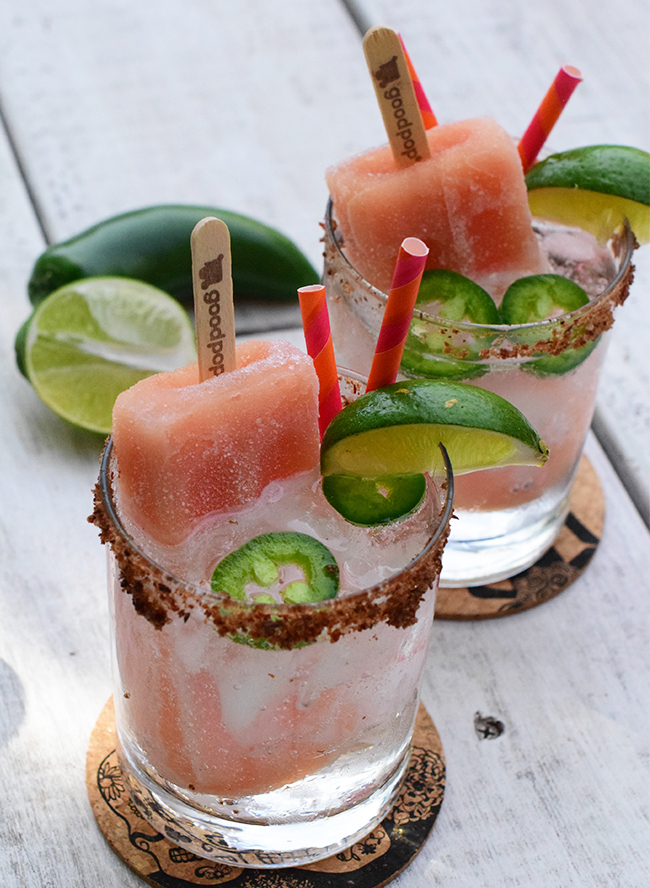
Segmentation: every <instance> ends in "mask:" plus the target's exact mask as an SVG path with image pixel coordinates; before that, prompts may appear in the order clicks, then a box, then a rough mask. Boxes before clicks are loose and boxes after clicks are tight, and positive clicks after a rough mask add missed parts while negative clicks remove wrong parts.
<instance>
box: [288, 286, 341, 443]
mask: <svg viewBox="0 0 650 888" xmlns="http://www.w3.org/2000/svg"><path fill="white" fill-rule="evenodd" d="M298 299H299V300H300V314H301V316H302V328H303V331H304V333H305V343H306V345H307V354H308V355H309V357H310V358H311V359H312V360H313V362H314V369H315V371H316V376H318V429H319V431H320V436H321V439H322V437H323V435H324V434H325V429H326V428H327V426H328V425H329V424H330V422H331V421H332V420H333V419H334V417H335V416H336V414H337V413H338V412H339V410H340V409H341V392H340V390H339V377H338V373H337V370H336V360H335V358H334V346H333V344H332V334H331V331H330V319H329V314H328V313H327V302H326V300H325V287H323V286H321V284H312V285H311V286H309V287H300V288H299V289H298Z"/></svg>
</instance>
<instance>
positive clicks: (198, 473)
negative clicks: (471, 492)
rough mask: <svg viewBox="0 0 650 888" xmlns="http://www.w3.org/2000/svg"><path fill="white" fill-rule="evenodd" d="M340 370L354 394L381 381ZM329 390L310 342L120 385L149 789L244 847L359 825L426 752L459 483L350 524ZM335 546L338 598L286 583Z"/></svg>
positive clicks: (118, 427) (119, 575)
mask: <svg viewBox="0 0 650 888" xmlns="http://www.w3.org/2000/svg"><path fill="white" fill-rule="evenodd" d="M341 387H342V393H343V394H344V396H345V398H346V400H349V399H351V398H354V397H355V396H356V394H358V393H360V392H361V391H362V390H363V387H364V381H363V380H361V379H360V378H358V377H354V375H352V376H347V377H346V376H341ZM317 396H318V384H317V379H316V374H315V371H314V368H313V364H312V361H311V359H310V358H308V357H307V356H306V355H304V354H303V353H302V352H300V351H299V350H297V349H295V348H293V347H292V346H290V345H288V344H286V343H268V342H250V343H244V344H243V345H240V346H239V347H238V349H237V355H236V368H235V369H234V370H233V371H231V372H230V373H226V374H223V375H221V376H219V377H216V378H213V379H206V380H205V381H203V382H198V371H197V368H196V367H195V366H194V367H189V368H185V369H183V370H181V371H175V372H174V373H171V374H160V375H158V376H157V377H151V378H149V379H148V380H147V385H145V386H139V387H138V386H136V387H134V388H133V389H131V390H129V391H128V392H126V393H124V394H123V395H121V396H120V398H119V399H118V402H117V403H116V407H115V418H114V434H113V438H112V442H111V444H110V445H109V448H108V449H107V452H106V454H105V457H104V463H103V469H102V474H101V476H100V484H99V486H98V491H97V497H96V511H95V516H94V520H95V521H96V523H98V524H99V526H100V527H101V529H102V536H103V539H104V540H105V541H107V542H109V543H110V550H109V551H110V559H109V563H110V590H111V612H112V618H113V637H114V673H115V695H114V696H115V705H116V725H117V732H118V737H119V750H120V751H119V755H120V763H121V767H122V770H123V774H124V776H125V779H126V782H127V784H128V786H129V791H130V793H131V796H132V799H133V801H134V804H136V806H137V807H138V809H139V810H140V812H141V813H142V814H143V816H144V817H145V818H147V819H148V820H150V821H151V822H152V823H153V824H154V826H155V827H156V828H158V829H159V830H160V831H161V832H163V833H167V834H170V833H169V830H175V831H176V834H178V833H180V834H182V835H183V836H184V847H185V848H187V849H188V850H192V851H194V852H195V853H197V854H198V855H199V856H203V857H208V858H210V859H213V860H218V861H221V862H224V863H228V864H231V865H233V864H234V865H238V866H283V865H285V866H286V865H287V864H288V863H289V862H290V863H291V864H293V865H296V864H298V863H307V862H309V861H311V860H315V859H319V858H321V857H326V856H329V855H331V854H332V853H336V851H337V850H338V849H341V848H343V847H346V846H347V845H349V844H351V843H353V842H354V841H355V840H356V839H357V838H358V837H359V836H361V835H364V834H366V833H367V831H368V830H369V829H372V826H373V825H374V824H375V823H377V822H379V820H381V818H382V817H383V816H384V813H385V811H386V810H387V808H388V807H389V806H390V804H391V803H392V800H393V798H394V795H395V793H396V792H397V790H398V788H399V786H400V784H401V780H402V778H403V775H404V772H405V769H406V767H407V764H408V759H409V751H410V746H409V744H410V738H411V734H412V731H413V725H414V720H415V715H416V712H417V706H418V685H419V681H420V676H421V674H422V669H423V666H424V660H425V656H426V650H427V643H428V638H429V633H430V630H431V620H432V617H433V605H434V599H435V587H436V576H437V571H438V570H439V559H440V552H441V549H442V546H443V545H444V539H445V537H446V529H447V523H448V518H449V512H450V503H449V502H445V503H444V506H445V508H444V509H443V507H442V504H441V503H442V501H444V499H445V491H444V490H441V491H440V497H439V496H438V493H437V491H436V489H435V486H433V485H431V486H430V488H429V492H428V495H427V497H426V499H425V501H424V502H423V504H422V506H421V507H420V508H419V509H418V510H417V511H416V512H415V513H414V514H413V515H412V516H409V517H407V518H405V519H404V520H402V521H400V522H398V523H396V524H394V525H390V526H386V527H375V528H371V529H368V528H360V527H355V526H353V525H350V524H348V522H346V521H345V520H344V519H343V518H342V517H341V516H340V515H338V513H336V512H334V510H333V509H332V508H331V507H330V506H329V505H328V503H327V502H326V500H325V499H324V497H323V496H322V493H321V490H320V472H319V432H318V397H317ZM262 536H263V537H265V539H266V545H267V548H263V547H262V545H261V541H260V540H261V537H262ZM269 539H270V543H269V542H268V541H269ZM287 540H288V545H289V547H290V548H291V547H293V548H294V549H295V555H296V558H295V559H294V560H295V563H294V561H292V560H291V559H290V563H288V564H286V566H285V565H284V562H282V558H281V557H279V556H278V553H279V552H280V550H281V548H282V545H284V544H285V543H287ZM251 541H252V542H253V543H255V545H256V546H257V547H258V548H257V549H256V552H257V554H256V555H255V556H254V557H251V558H249V560H248V563H247V564H246V565H245V568H246V570H244V572H243V574H241V576H242V577H244V579H243V580H242V585H241V587H239V586H238V582H239V581H237V580H235V581H233V582H232V584H231V587H230V592H229V595H230V596H231V597H228V595H224V594H222V593H220V592H215V591H214V590H213V588H211V584H210V577H211V575H212V572H213V570H214V568H215V565H216V564H217V563H219V564H220V565H225V564H226V563H227V562H228V558H227V557H225V556H229V555H234V556H235V561H236V562H237V570H238V569H239V567H240V566H241V563H242V559H243V557H244V556H242V554H241V553H242V552H244V550H245V549H246V545H250V543H251ZM256 541H257V542H256ZM269 546H270V548H269ZM322 548H326V549H328V550H329V552H330V553H331V554H332V555H333V556H334V558H335V560H336V563H337V565H338V570H339V571H340V586H339V593H338V595H337V597H336V598H328V597H325V598H323V599H322V600H320V601H315V602H314V603H313V604H310V603H307V604H295V605H292V604H289V603H284V604H283V603H279V604H275V603H271V602H275V601H278V602H283V601H284V602H287V601H289V600H290V599H289V598H287V597H285V596H286V593H287V590H289V589H291V588H293V589H295V588H296V587H298V588H299V589H300V588H301V587H304V581H303V580H302V579H301V577H300V576H297V575H296V570H297V569H298V568H299V566H300V565H301V564H303V563H305V562H315V561H317V558H316V555H315V554H314V553H315V552H316V551H317V550H319V551H320V550H322ZM276 556H277V557H276ZM246 557H248V556H246ZM274 559H276V562H277V565H278V571H277V573H276V576H275V578H273V577H269V571H270V572H271V574H272V573H273V568H274V566H273V564H270V563H269V562H272V561H273V560H274ZM233 570H234V573H233V572H231V574H230V575H231V577H233V576H234V577H237V576H239V574H237V570H235V569H233ZM325 572H326V573H327V574H328V577H330V578H331V576H332V571H331V569H330V568H328V567H327V565H326V568H325ZM214 576H216V573H215V575H214ZM246 577H248V579H246ZM424 577H426V582H425V580H424ZM307 579H308V577H307ZM244 587H245V588H244ZM239 592H242V595H243V598H242V599H241V600H237V594H238V593H239ZM244 593H245V594H244ZM247 596H248V597H247ZM250 596H252V599H251V597H250ZM244 599H246V600H244ZM407 612H408V613H409V614H411V616H410V617H408V618H406V613H407ZM405 689H408V690H405Z"/></svg>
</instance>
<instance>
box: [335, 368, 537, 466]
mask: <svg viewBox="0 0 650 888" xmlns="http://www.w3.org/2000/svg"><path fill="white" fill-rule="evenodd" d="M439 443H442V444H444V446H445V447H446V449H447V452H448V453H449V458H450V460H451V464H452V467H453V470H454V473H455V474H457V475H460V474H463V473H466V472H472V471H477V470H479V469H488V468H493V467H496V466H506V465H538V466H541V465H543V464H544V463H545V462H546V460H547V458H548V448H547V447H546V445H545V444H544V442H543V441H541V440H540V437H539V435H538V434H537V432H536V431H535V430H534V429H533V427H532V426H531V425H530V423H529V422H528V420H527V419H526V418H525V416H524V415H523V414H522V413H521V412H520V411H519V410H517V408H516V407H513V405H512V404H510V403H509V402H508V401H506V400H505V399H503V398H501V397H499V396H498V395H495V394H493V393H492V392H489V391H486V390H485V389H480V388H477V387H476V386H472V385H468V384H466V383H462V382H445V381H442V380H427V379H411V380H408V381H406V382H396V383H394V384H393V385H390V386H387V387H386V388H383V389H377V390H376V391H373V392H369V393H368V394H365V395H362V396H361V397H360V398H358V399H357V400H356V401H353V402H352V403H351V404H349V405H348V406H347V407H345V408H344V409H343V410H342V411H341V412H340V413H338V414H337V416H335V417H334V419H333V420H332V422H331V423H330V425H329V426H328V428H327V431H326V432H325V436H324V438H323V442H322V445H321V472H322V474H323V475H324V476H328V475H351V476H360V477H363V478H382V477H384V476H392V475H414V474H418V473H422V472H431V471H433V470H435V469H436V468H440V467H442V455H441V453H440V450H439V447H438V444H439Z"/></svg>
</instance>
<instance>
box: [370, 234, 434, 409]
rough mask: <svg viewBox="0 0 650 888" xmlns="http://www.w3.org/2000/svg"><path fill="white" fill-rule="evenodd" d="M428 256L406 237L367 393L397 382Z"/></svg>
mask: <svg viewBox="0 0 650 888" xmlns="http://www.w3.org/2000/svg"><path fill="white" fill-rule="evenodd" d="M428 255H429V248H428V247H427V245H426V244H425V243H423V242H422V241H421V240H420V239H419V238H417V237H407V238H406V239H405V240H404V241H402V245H401V246H400V248H399V255H398V257H397V263H396V264H395V271H394V273H393V282H392V284H391V286H390V292H389V293H388V300H387V302H386V310H385V311H384V317H383V320H382V322H381V329H380V331H379V338H378V339H377V347H376V349H375V356H374V358H373V360H372V367H371V368H370V375H369V377H368V385H367V386H366V391H367V392H371V391H373V389H377V388H382V387H383V386H385V385H390V384H391V383H393V382H395V380H396V379H397V374H398V372H399V365H400V362H401V360H402V355H403V353H404V344H405V342H406V337H407V334H408V331H409V324H410V323H411V318H412V316H413V308H414V307H415V300H416V299H417V297H418V290H419V289H420V281H421V280H422V274H423V272H424V266H425V264H426V261H427V256H428Z"/></svg>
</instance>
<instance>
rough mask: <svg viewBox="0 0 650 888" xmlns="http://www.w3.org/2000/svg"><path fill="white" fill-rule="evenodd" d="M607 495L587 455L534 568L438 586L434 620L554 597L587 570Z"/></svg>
mask: <svg viewBox="0 0 650 888" xmlns="http://www.w3.org/2000/svg"><path fill="white" fill-rule="evenodd" d="M604 523H605V497H604V494H603V489H602V487H601V485H600V481H599V480H598V475H597V474H596V471H595V469H594V467H593V466H592V465H591V463H590V462H589V460H588V459H587V457H586V456H583V457H582V458H581V460H580V465H579V466H578V472H577V474H576V480H575V482H574V484H573V490H572V492H571V500H570V504H569V514H568V515H567V517H566V520H565V522H564V525H563V527H562V529H561V531H560V533H559V535H558V537H557V539H556V540H555V542H554V543H553V545H552V546H551V548H550V549H549V550H548V551H547V552H545V553H544V555H542V557H541V558H540V559H539V561H537V562H536V563H535V564H533V565H532V567H529V568H527V569H526V570H524V571H522V572H521V573H519V574H517V575H516V576H514V577H510V578H509V579H507V580H501V581H500V582H498V583H491V584H490V585H487V586H472V587H470V588H466V589H460V588H459V589H443V588H441V589H439V590H438V597H437V599H436V620H485V619H490V618H492V617H506V616H508V615H509V614H516V613H519V612H520V611H523V610H528V609H529V608H531V607H536V606H537V605H538V604H543V603H544V602H545V601H548V600H549V599H550V598H554V597H555V596H556V595H559V594H560V592H563V591H564V590H565V589H566V588H567V587H568V586H570V585H571V583H573V582H574V581H575V580H576V579H577V578H578V577H579V576H580V574H581V573H582V572H583V571H584V570H585V569H586V567H587V566H588V564H589V562H590V561H591V559H592V557H593V554H594V552H595V551H596V548H597V546H598V543H599V542H600V538H601V536H602V534H603V525H604Z"/></svg>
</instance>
